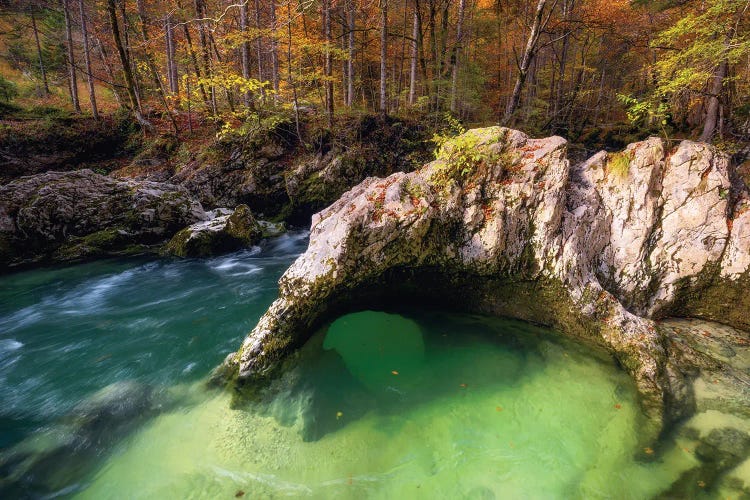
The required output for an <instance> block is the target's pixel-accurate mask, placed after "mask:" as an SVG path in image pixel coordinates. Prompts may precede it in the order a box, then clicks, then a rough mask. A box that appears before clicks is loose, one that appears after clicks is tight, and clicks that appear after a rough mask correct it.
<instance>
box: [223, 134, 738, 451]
mask: <svg viewBox="0 0 750 500" xmlns="http://www.w3.org/2000/svg"><path fill="white" fill-rule="evenodd" d="M566 154H567V144H566V141H565V140H564V139H562V138H560V137H550V138H546V139H530V138H529V137H527V136H526V135H524V134H523V133H521V132H518V131H515V130H510V129H506V128H501V127H490V128H485V129H478V130H471V131H468V132H467V133H466V134H464V135H462V136H459V137H457V138H455V139H453V140H451V141H450V142H449V143H447V144H445V145H444V146H443V147H442V148H441V153H440V156H439V158H438V159H437V160H435V161H434V162H432V163H430V164H428V165H426V166H425V167H423V168H422V169H420V170H418V171H415V172H411V173H401V172H399V173H395V174H393V175H390V176H388V177H387V178H385V179H379V178H367V179H365V180H364V181H363V182H362V183H361V184H359V185H358V186H356V187H354V188H353V189H351V190H350V191H348V192H346V193H345V194H344V195H343V196H342V197H341V198H340V199H339V200H338V201H336V202H335V203H334V204H333V205H331V206H330V207H328V208H326V209H325V210H323V211H321V212H320V213H318V214H316V215H315V216H314V217H313V221H312V229H311V234H310V245H309V248H308V249H307V251H306V252H305V253H304V254H303V255H301V256H300V257H299V258H298V259H297V261H296V262H295V263H294V264H293V265H292V266H291V267H290V268H289V269H288V270H287V271H286V273H285V274H284V275H283V276H282V278H281V280H280V282H279V285H280V296H279V298H278V299H277V300H276V301H275V302H274V303H273V304H272V305H271V306H270V308H269V309H268V311H267V312H266V313H265V315H264V316H263V317H262V318H261V320H260V321H259V323H258V325H257V326H256V327H255V329H254V330H253V331H252V332H251V333H250V334H249V335H248V336H247V338H246V339H245V341H244V342H243V344H242V346H241V348H240V350H239V351H238V352H237V353H235V354H233V355H230V356H228V358H227V360H226V361H225V363H224V365H223V366H222V367H221V369H220V370H217V374H221V376H223V377H229V378H230V379H232V380H234V381H235V382H236V383H237V384H238V385H244V384H248V383H250V382H253V381H258V380H262V379H264V378H267V377H268V376H269V375H271V374H274V373H275V372H276V369H277V368H278V367H279V366H280V364H281V361H282V360H283V359H284V358H285V357H286V356H287V355H289V354H290V353H291V352H293V351H294V350H295V349H296V348H297V347H299V346H300V345H302V344H303V343H304V342H305V341H306V340H307V339H308V338H309V337H310V335H311V334H312V333H313V331H314V329H315V328H316V327H317V326H319V325H321V324H322V323H324V322H325V321H327V320H329V319H331V318H332V317H335V316H336V315H340V314H342V313H345V312H347V311H350V310H352V309H355V308H361V307H362V306H363V305H364V306H367V307H380V306H384V305H389V304H390V303H393V302H395V303H403V302H404V301H412V302H414V301H420V302H427V303H429V304H431V305H433V306H434V305H438V304H440V305H445V306H448V307H452V308H454V309H459V310H463V311H472V312H481V313H486V314H493V315H500V316H510V317H514V318H518V319H522V320H527V321H533V322H536V323H541V324H545V325H549V326H552V327H554V328H555V329H556V330H557V331H559V332H560V333H561V334H563V335H567V336H570V337H573V338H576V339H578V340H580V341H582V342H585V343H588V344H591V345H594V346H600V347H603V348H605V349H606V350H607V351H609V352H610V353H612V354H613V355H614V356H615V358H616V359H617V360H618V361H619V363H620V364H621V365H622V366H623V368H624V369H625V370H627V371H628V372H629V373H630V374H631V375H632V377H633V378H634V380H635V381H636V384H637V386H638V389H639V391H640V394H641V396H642V397H641V400H642V406H643V409H644V411H645V412H646V414H647V415H649V416H650V417H651V418H650V419H649V421H650V422H651V424H652V425H651V427H650V428H648V429H643V432H642V434H643V435H644V436H645V438H646V439H648V438H655V437H656V436H657V435H658V433H659V432H660V431H661V429H662V428H663V425H664V424H665V423H668V422H670V421H672V420H675V419H678V418H681V417H683V416H684V415H685V414H686V413H687V412H689V411H690V405H692V404H693V403H692V401H691V400H690V397H689V394H690V387H689V380H688V377H687V375H686V374H687V371H688V369H687V368H686V367H684V366H680V365H679V362H678V360H673V359H672V358H670V353H669V349H668V348H667V346H668V342H667V338H666V335H667V334H666V333H665V331H663V330H661V329H659V328H658V325H657V323H656V321H655V320H657V319H659V318H661V317H664V316H667V315H670V314H675V313H679V314H680V315H694V316H700V317H703V318H705V319H711V320H719V321H723V322H726V323H729V324H733V325H734V326H736V327H739V328H747V327H748V326H750V325H748V323H747V322H748V318H750V298H748V297H749V296H748V294H747V293H745V291H744V290H746V287H745V283H746V281H747V277H748V274H749V272H750V257H748V255H749V254H750V252H748V249H749V248H750V219H749V218H750V213H749V212H748V211H747V209H746V207H747V206H748V202H747V201H746V200H748V196H747V192H746V188H744V185H741V184H739V183H736V182H735V181H734V174H733V173H732V171H731V169H730V168H729V161H728V159H727V157H725V156H724V155H722V154H720V153H718V152H717V151H716V150H715V149H713V148H712V147H710V146H708V145H705V144H700V143H695V142H691V141H683V142H682V143H681V144H680V145H679V146H678V147H677V148H675V149H674V150H669V148H668V147H667V146H666V144H665V143H664V142H663V141H662V140H660V139H655V138H654V139H649V140H647V141H643V142H640V143H636V144H633V145H630V146H628V148H627V149H626V150H625V151H624V152H622V153H618V154H611V153H605V152H602V153H599V154H598V155H596V156H594V157H593V158H591V159H589V160H587V161H585V162H583V163H579V164H576V165H574V166H572V167H571V166H570V164H569V161H568V159H567V156H566ZM746 219H748V220H746ZM717 290H721V291H722V293H724V294H728V295H727V297H728V298H729V300H723V299H719V298H717V299H716V300H711V299H712V297H714V295H712V294H717ZM709 301H710V305H707V304H708V302H709ZM681 359H686V358H684V357H683V358H681Z"/></svg>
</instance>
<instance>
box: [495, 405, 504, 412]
mask: <svg viewBox="0 0 750 500" xmlns="http://www.w3.org/2000/svg"><path fill="white" fill-rule="evenodd" d="M495 411H503V407H502V406H496V407H495Z"/></svg>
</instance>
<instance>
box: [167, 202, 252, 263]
mask: <svg viewBox="0 0 750 500" xmlns="http://www.w3.org/2000/svg"><path fill="white" fill-rule="evenodd" d="M209 214H210V216H212V218H210V219H209V220H206V221H201V222H198V223H196V224H193V225H191V226H188V227H186V228H185V229H183V230H181V231H180V232H178V233H177V234H176V235H174V237H172V239H171V240H170V241H169V243H167V246H166V247H165V250H164V251H165V253H167V254H170V255H176V256H178V257H207V256H209V255H218V254H221V253H226V252H233V251H235V250H239V249H240V248H247V247H250V246H252V245H255V244H256V243H258V242H259V241H260V239H261V238H262V237H263V235H264V230H263V227H262V226H261V225H260V224H259V223H258V221H256V220H255V217H253V214H252V213H251V212H250V208H248V206H247V205H240V206H238V207H237V208H236V209H234V211H230V210H226V209H217V210H213V211H211V212H209Z"/></svg>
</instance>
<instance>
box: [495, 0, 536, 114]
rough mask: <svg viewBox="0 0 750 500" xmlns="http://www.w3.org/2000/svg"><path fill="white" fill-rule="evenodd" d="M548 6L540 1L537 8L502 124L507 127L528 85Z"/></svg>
mask: <svg viewBox="0 0 750 500" xmlns="http://www.w3.org/2000/svg"><path fill="white" fill-rule="evenodd" d="M546 5H547V0H539V3H537V6H536V13H535V15H534V24H532V26H531V33H529V39H528V41H527V42H526V49H525V50H524V51H523V58H522V59H521V64H520V65H519V67H518V76H517V77H516V84H515V86H514V87H513V94H511V97H510V101H508V105H507V106H506V108H505V115H504V116H503V119H502V123H503V125H507V124H508V123H509V122H510V120H511V119H512V118H513V113H515V112H516V108H517V107H518V103H519V101H520V100H521V92H522V91H523V86H524V83H526V77H527V76H528V74H529V67H530V66H531V62H532V61H533V59H534V55H535V54H536V46H537V43H538V42H539V34H540V32H541V30H542V28H543V27H544V26H543V25H544V24H546V22H544V21H543V17H544V8H545V7H546Z"/></svg>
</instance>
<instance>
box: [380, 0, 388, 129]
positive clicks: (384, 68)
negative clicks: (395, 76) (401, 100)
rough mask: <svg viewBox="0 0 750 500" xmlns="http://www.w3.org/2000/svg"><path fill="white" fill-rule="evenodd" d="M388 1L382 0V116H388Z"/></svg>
mask: <svg viewBox="0 0 750 500" xmlns="http://www.w3.org/2000/svg"><path fill="white" fill-rule="evenodd" d="M387 58H388V0H380V114H381V115H383V116H384V117H385V115H387V114H388V75H387V66H386V63H387Z"/></svg>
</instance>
